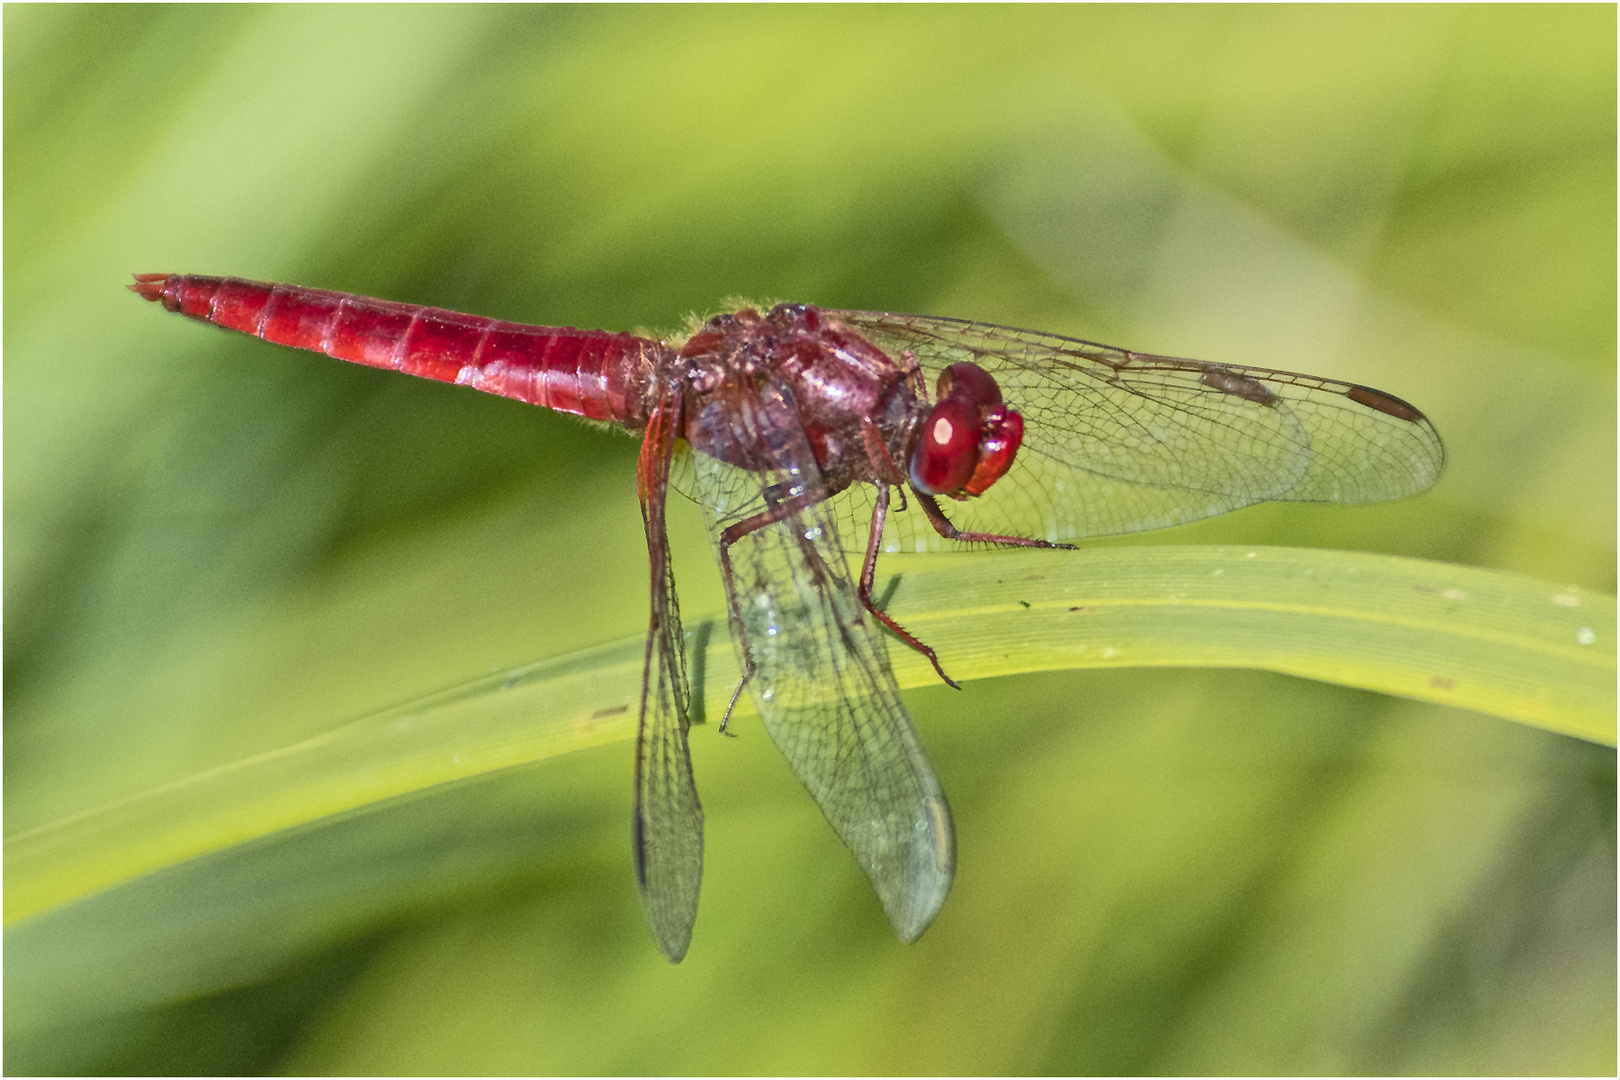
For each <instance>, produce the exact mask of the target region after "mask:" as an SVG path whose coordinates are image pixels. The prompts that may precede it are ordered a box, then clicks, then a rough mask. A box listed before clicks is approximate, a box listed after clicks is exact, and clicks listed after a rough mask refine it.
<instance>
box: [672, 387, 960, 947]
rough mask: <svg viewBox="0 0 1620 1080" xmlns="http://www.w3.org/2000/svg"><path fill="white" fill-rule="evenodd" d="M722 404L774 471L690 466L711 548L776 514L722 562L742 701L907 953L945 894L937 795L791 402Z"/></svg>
mask: <svg viewBox="0 0 1620 1080" xmlns="http://www.w3.org/2000/svg"><path fill="white" fill-rule="evenodd" d="M728 404H729V407H730V411H731V413H732V414H733V416H734V418H735V421H736V422H737V423H738V424H740V425H742V426H743V427H744V428H745V429H746V430H747V432H748V435H749V439H750V441H751V442H752V444H753V445H756V446H759V447H762V448H764V449H765V453H766V455H767V457H768V458H769V460H770V462H771V467H770V468H769V469H767V470H765V471H764V472H758V473H756V472H745V471H743V470H741V469H737V468H733V467H731V466H728V465H725V464H723V463H721V462H719V461H716V460H714V459H712V458H708V457H705V456H704V455H701V454H699V455H694V461H693V465H694V468H695V470H696V472H695V477H694V479H695V481H696V485H697V493H698V498H699V502H701V503H702V504H703V506H704V507H705V508H706V510H707V511H708V513H709V521H710V530H711V535H712V536H713V537H714V538H715V541H716V544H717V545H718V544H719V543H720V537H721V532H722V530H724V529H725V528H726V527H727V526H729V525H734V524H736V523H737V522H738V521H739V519H740V518H741V517H744V516H747V515H751V514H754V513H756V512H758V511H759V509H760V508H761V507H764V508H766V509H767V510H769V511H773V512H775V513H777V514H780V515H781V517H780V520H777V521H775V522H774V523H772V524H768V525H763V526H762V527H759V528H756V529H754V530H753V531H751V532H748V533H747V534H746V535H743V536H742V537H740V538H739V539H737V540H736V542H735V543H733V544H732V545H731V546H730V549H729V564H730V575H729V577H728V580H727V582H726V584H727V587H728V600H729V603H730V609H731V616H732V639H733V641H734V643H736V645H737V648H738V653H739V662H740V663H741V664H742V666H743V667H744V668H745V669H746V668H747V666H748V660H749V657H751V658H752V662H753V669H754V670H753V675H752V677H751V678H750V679H749V681H748V688H749V692H750V693H751V695H752V697H753V700H754V703H755V705H756V706H757V707H758V708H759V712H760V716H761V717H762V719H763V720H764V723H765V728H766V730H767V731H769V732H770V735H771V738H772V739H773V740H774V741H775V742H776V745H777V746H778V747H779V748H780V749H781V751H782V753H783V754H784V755H785V756H786V757H787V759H788V763H789V764H790V765H791V766H792V767H793V771H794V772H795V773H797V774H798V776H799V779H800V780H801V781H803V783H804V786H805V787H806V789H808V790H809V792H810V794H811V796H812V797H813V798H814V799H815V800H816V803H817V805H818V806H820V807H821V811H822V813H823V814H824V815H826V818H827V820H828V822H829V823H831V825H832V827H833V830H834V831H835V832H837V834H838V836H839V837H840V838H841V839H842V840H843V841H844V843H845V844H846V845H848V847H849V849H850V851H851V852H852V853H853V854H854V855H855V858H856V861H857V862H859V863H860V865H861V868H862V869H863V870H865V871H866V875H867V877H868V878H870V879H871V882H872V886H873V888H874V889H876V891H877V894H878V898H879V899H880V900H881V901H882V904H883V910H884V911H885V912H886V913H887V915H888V917H889V921H890V922H891V923H892V924H893V925H894V928H895V930H896V932H897V933H898V934H899V935H900V937H901V939H902V940H905V941H910V940H912V939H913V938H915V937H917V935H919V934H921V933H922V932H923V930H924V929H926V928H927V926H928V924H929V922H930V921H932V919H933V917H934V915H935V913H936V912H937V911H938V910H939V907H940V905H941V904H942V903H943V902H944V900H945V895H946V893H947V892H948V891H949V890H950V885H951V875H952V873H953V871H954V867H955V840H954V835H953V832H952V826H951V815H950V809H949V807H948V806H947V804H946V802H945V794H944V792H943V791H942V790H940V786H939V782H938V781H937V780H936V779H935V778H934V773H933V769H932V768H930V766H929V764H928V759H927V757H926V756H925V754H924V753H923V749H922V746H921V744H920V742H919V741H918V738H917V733H916V731H915V730H914V729H913V727H912V725H911V718H910V717H909V716H908V715H907V714H906V710H905V707H904V706H903V705H902V704H901V702H900V696H899V693H898V691H897V690H896V688H895V684H894V678H893V676H892V675H891V674H890V672H889V669H888V665H887V661H886V659H885V655H884V651H883V643H882V641H881V640H880V638H879V637H878V635H877V633H876V631H875V627H874V623H873V622H872V621H871V620H870V619H869V618H868V617H867V615H866V612H865V610H864V608H863V607H862V605H861V602H860V600H859V598H858V597H857V595H856V591H855V584H854V582H853V581H852V580H851V577H850V574H849V568H848V566H847V564H846V562H845V556H844V553H843V550H842V549H841V546H840V544H839V542H838V540H839V538H838V533H837V529H836V526H835V524H834V516H833V514H832V513H831V512H830V509H829V506H828V504H827V503H826V502H824V501H820V502H818V501H815V500H816V499H817V497H818V495H819V494H821V493H823V489H822V486H821V476H820V473H819V472H818V471H817V469H816V465H815V459H814V457H813V456H812V454H811V452H810V447H809V445H808V443H807V442H806V440H805V435H804V432H803V430H802V428H801V427H800V426H799V423H798V418H797V414H796V412H795V410H794V409H793V407H792V403H791V401H790V400H789V398H788V396H787V391H786V390H785V389H784V388H782V387H780V386H776V385H765V386H763V387H756V388H748V389H745V390H743V389H737V390H734V391H733V392H732V394H731V398H730V400H729V403H728ZM722 565H725V563H724V561H723V563H722ZM745 650H746V652H745Z"/></svg>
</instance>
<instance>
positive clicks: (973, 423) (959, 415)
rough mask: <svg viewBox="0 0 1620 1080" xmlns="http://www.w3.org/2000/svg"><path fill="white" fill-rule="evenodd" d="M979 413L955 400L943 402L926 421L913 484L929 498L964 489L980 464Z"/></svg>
mask: <svg viewBox="0 0 1620 1080" xmlns="http://www.w3.org/2000/svg"><path fill="white" fill-rule="evenodd" d="M978 450H979V410H978V409H976V408H974V407H973V406H971V405H969V404H968V403H967V402H965V401H961V400H959V399H957V398H954V397H948V398H946V399H945V400H944V401H941V402H940V403H939V404H938V405H935V406H934V408H933V409H932V410H931V411H930V412H929V414H928V419H927V420H925V421H923V429H922V438H920V439H919V440H918V441H917V449H916V450H915V451H914V452H913V453H912V455H911V482H912V483H913V484H914V485H916V488H917V490H918V491H921V492H923V493H925V494H928V495H948V494H951V493H953V492H956V491H960V490H961V489H962V485H964V484H966V483H967V482H968V480H969V479H971V478H972V476H973V470H974V467H975V466H976V465H977V464H978V457H979V454H978Z"/></svg>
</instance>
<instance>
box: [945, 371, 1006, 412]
mask: <svg viewBox="0 0 1620 1080" xmlns="http://www.w3.org/2000/svg"><path fill="white" fill-rule="evenodd" d="M938 389H939V394H938V396H939V400H941V401H944V400H945V399H946V398H956V399H957V400H959V401H965V402H967V403H968V404H970V405H975V406H978V407H980V408H986V407H989V406H991V405H1000V404H1001V387H999V386H997V385H996V380H995V379H994V378H992V377H991V375H990V373H989V372H988V371H986V370H984V368H982V367H980V366H979V365H978V364H969V363H967V362H965V361H964V362H963V363H960V364H952V365H951V366H950V367H948V368H946V369H945V370H944V371H942V372H940V373H939V388H938Z"/></svg>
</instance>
